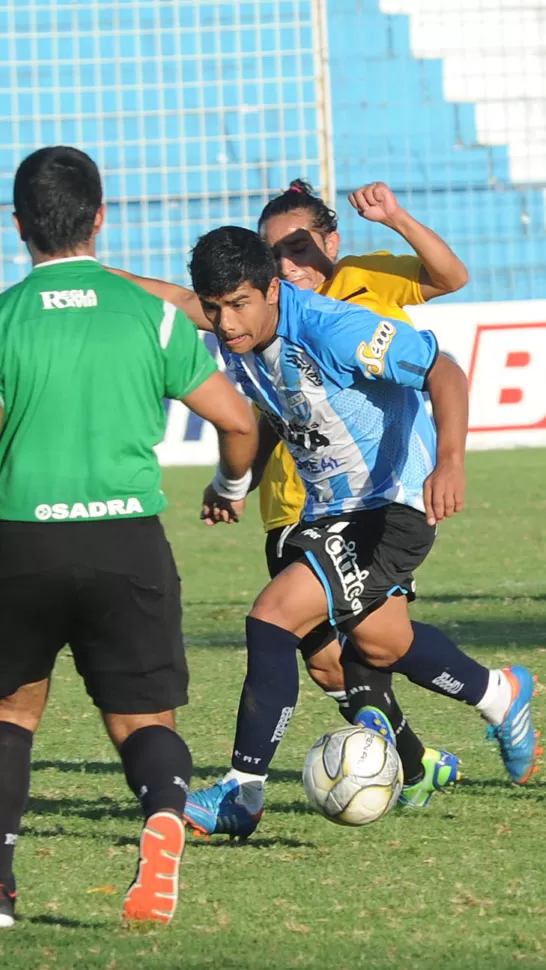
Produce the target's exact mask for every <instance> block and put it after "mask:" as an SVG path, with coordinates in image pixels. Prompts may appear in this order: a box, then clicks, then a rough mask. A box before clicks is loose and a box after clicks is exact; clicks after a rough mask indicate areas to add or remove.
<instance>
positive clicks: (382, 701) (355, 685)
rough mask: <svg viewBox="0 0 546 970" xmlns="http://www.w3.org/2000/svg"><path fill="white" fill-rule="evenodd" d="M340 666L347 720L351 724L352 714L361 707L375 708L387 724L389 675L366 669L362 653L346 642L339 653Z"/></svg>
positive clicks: (389, 714) (373, 669)
mask: <svg viewBox="0 0 546 970" xmlns="http://www.w3.org/2000/svg"><path fill="white" fill-rule="evenodd" d="M341 666H342V667H343V676H344V678H345V691H346V693H347V711H348V716H347V720H348V721H349V722H350V723H351V724H354V723H355V718H356V715H357V714H358V712H359V711H360V710H362V708H363V707H377V708H379V710H380V711H383V714H385V715H386V717H388V719H389V721H390V720H391V713H392V712H391V708H392V701H393V693H392V686H391V685H392V675H391V674H390V673H389V672H384V671H383V670H379V669H378V668H377V667H368V666H367V664H366V663H365V662H364V658H363V656H362V654H361V653H360V652H359V651H358V650H357V649H356V647H355V646H353V644H352V643H351V642H350V641H349V640H348V641H346V643H345V644H344V646H343V650H342V652H341ZM391 723H392V722H391ZM393 728H394V724H393Z"/></svg>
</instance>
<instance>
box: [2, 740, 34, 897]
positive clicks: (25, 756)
mask: <svg viewBox="0 0 546 970" xmlns="http://www.w3.org/2000/svg"><path fill="white" fill-rule="evenodd" d="M32 741H33V734H32V731H27V729H26V728H23V727H19V725H18V724H10V723H9V721H0V778H1V779H2V793H1V795H0V884H2V885H3V886H5V887H6V889H7V891H8V892H9V893H13V892H15V879H14V876H13V854H14V852H15V846H16V845H17V839H18V838H19V829H20V827H21V818H22V817H23V812H24V810H25V806H26V802H27V798H28V790H29V787H30V753H31V750H32Z"/></svg>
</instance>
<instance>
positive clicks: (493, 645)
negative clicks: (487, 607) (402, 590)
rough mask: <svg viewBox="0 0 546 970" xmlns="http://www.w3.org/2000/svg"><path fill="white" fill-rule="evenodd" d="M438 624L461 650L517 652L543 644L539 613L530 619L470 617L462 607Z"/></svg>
mask: <svg viewBox="0 0 546 970" xmlns="http://www.w3.org/2000/svg"><path fill="white" fill-rule="evenodd" d="M426 621H427V622H433V623H434V621H435V617H434V616H431V615H430V614H428V612H427V614H426ZM438 626H439V627H440V628H441V629H442V630H445V631H446V632H448V633H449V634H450V636H452V637H453V639H454V640H455V641H456V642H457V643H458V644H460V645H461V647H462V648H463V649H466V648H470V649H471V650H474V649H480V648H487V649H493V650H499V649H502V650H506V651H515V652H517V651H518V650H519V649H520V648H521V649H525V648H534V647H538V646H546V640H545V638H544V621H543V620H541V619H540V617H539V616H537V617H532V618H530V619H524V618H523V617H517V616H513V617H510V618H508V617H506V618H502V619H501V618H499V619H495V620H472V619H468V618H467V617H466V615H465V613H464V610H462V611H461V614H460V619H459V618H457V619H456V620H441V621H440V622H439V623H438Z"/></svg>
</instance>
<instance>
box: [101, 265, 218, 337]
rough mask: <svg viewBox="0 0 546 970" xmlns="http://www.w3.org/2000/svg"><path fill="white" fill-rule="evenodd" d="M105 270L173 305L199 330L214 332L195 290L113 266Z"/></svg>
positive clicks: (106, 267)
mask: <svg viewBox="0 0 546 970" xmlns="http://www.w3.org/2000/svg"><path fill="white" fill-rule="evenodd" d="M105 269H107V270H108V272H110V273H114V274H115V275H116V276H123V277H124V279H126V280H131V283H136V284H137V286H141V287H142V289H143V290H146V292H147V293H151V294H152V296H157V297H159V299H160V300H167V302H168V303H172V304H173V305H174V306H175V307H177V308H178V309H179V310H182V312H183V313H185V314H186V316H187V317H189V319H190V320H191V322H192V323H194V324H195V326H196V327H197V328H198V329H199V330H207V331H209V332H212V324H211V323H209V321H208V320H207V318H206V316H205V314H204V313H203V310H202V309H201V304H200V302H199V300H198V299H197V297H196V295H195V293H194V292H193V290H188V289H187V288H186V287H185V286H179V285H178V284H177V283H167V282H165V280H156V279H153V278H152V277H148V276H135V274H134V273H129V271H128V270H126V269H118V268H117V267H113V266H105Z"/></svg>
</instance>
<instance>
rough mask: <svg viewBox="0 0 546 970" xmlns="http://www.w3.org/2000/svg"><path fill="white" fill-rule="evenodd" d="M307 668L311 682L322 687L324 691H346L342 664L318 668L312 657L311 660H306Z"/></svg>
mask: <svg viewBox="0 0 546 970" xmlns="http://www.w3.org/2000/svg"><path fill="white" fill-rule="evenodd" d="M305 666H306V668H307V673H308V674H309V676H310V678H311V680H313V681H314V682H315V684H317V686H318V687H321V688H322V690H328V691H330V690H344V687H345V681H344V679H343V670H342V668H341V664H339V663H338V664H337V665H335V664H332V665H331V666H328V667H326V668H325V667H322V666H320V667H317V666H315V665H314V663H313V658H312V657H310V658H309V660H306V662H305Z"/></svg>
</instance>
